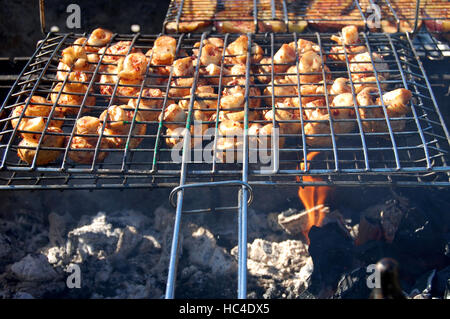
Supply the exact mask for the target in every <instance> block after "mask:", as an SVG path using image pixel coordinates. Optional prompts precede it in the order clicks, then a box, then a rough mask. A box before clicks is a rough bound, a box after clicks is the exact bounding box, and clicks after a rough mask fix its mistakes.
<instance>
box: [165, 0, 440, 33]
mask: <svg viewBox="0 0 450 319" xmlns="http://www.w3.org/2000/svg"><path fill="white" fill-rule="evenodd" d="M448 12H449V3H448V1H446V0H420V1H418V0H359V1H357V0H345V1H334V0H311V1H291V0H222V1H206V0H200V1H191V0H172V1H171V3H170V5H169V9H168V12H167V15H166V19H165V22H164V28H163V32H168V33H174V32H183V33H185V32H203V31H206V30H214V31H218V32H225V33H226V32H231V33H247V32H301V31H303V30H305V29H306V28H307V27H308V28H309V29H310V30H319V31H323V32H331V31H335V30H338V29H340V28H342V27H343V26H345V25H349V24H353V25H356V26H358V28H360V29H366V30H371V31H382V32H387V33H395V32H412V31H414V30H417V29H420V27H421V25H422V23H423V22H424V23H425V25H426V26H427V27H428V29H429V30H430V31H432V32H436V33H441V32H444V33H445V32H447V33H448V30H447V31H442V30H441V26H442V22H443V21H444V22H445V21H448Z"/></svg>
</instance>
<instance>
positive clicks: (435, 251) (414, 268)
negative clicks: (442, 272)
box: [392, 209, 448, 277]
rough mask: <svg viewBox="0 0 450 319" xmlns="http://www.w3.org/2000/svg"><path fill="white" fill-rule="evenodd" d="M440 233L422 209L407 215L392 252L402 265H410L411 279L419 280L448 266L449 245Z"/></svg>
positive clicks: (438, 228)
mask: <svg viewBox="0 0 450 319" xmlns="http://www.w3.org/2000/svg"><path fill="white" fill-rule="evenodd" d="M439 230H440V226H437V225H436V223H434V222H431V221H430V218H429V216H428V215H427V214H426V213H424V212H422V211H419V210H418V209H412V210H410V211H408V212H407V213H406V214H405V216H404V218H403V220H402V223H401V224H400V226H399V229H398V231H397V235H396V237H395V240H394V242H393V247H392V248H393V249H394V250H395V251H396V254H398V261H399V263H401V264H408V265H410V267H407V270H408V272H409V273H410V275H411V276H415V277H417V276H419V275H421V274H423V273H424V272H425V271H427V270H429V269H432V268H437V267H442V266H443V265H445V263H446V262H448V258H447V257H445V249H446V248H445V247H446V244H447V243H448V241H447V240H446V237H445V235H444V234H443V233H442V232H441V231H439Z"/></svg>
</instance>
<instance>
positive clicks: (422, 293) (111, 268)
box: [0, 192, 450, 298]
mask: <svg viewBox="0 0 450 319" xmlns="http://www.w3.org/2000/svg"><path fill="white" fill-rule="evenodd" d="M55 194H58V195H59V194H62V195H61V196H60V199H59V200H58V203H59V204H58V205H53V206H52V209H48V207H49V205H47V204H46V202H47V201H48V202H50V200H51V198H52V196H53V197H55ZM76 194H78V193H76ZM155 194H156V193H155ZM338 195H339V194H338ZM77 196H80V197H79V198H78V197H77ZM102 196H105V197H102ZM146 196H147V193H145V192H142V193H140V192H136V193H135V195H134V197H133V198H131V197H129V195H127V194H125V193H124V194H121V195H120V193H117V194H114V197H116V198H115V199H114V200H112V199H111V194H110V193H95V192H94V193H91V196H90V197H89V196H88V197H87V199H86V200H83V196H81V195H74V194H73V193H72V195H70V192H63V193H56V192H52V193H48V194H45V193H35V194H34V195H32V196H30V197H23V198H22V199H20V198H18V197H14V196H13V197H9V198H8V201H5V205H4V206H3V210H2V211H1V212H0V213H1V214H0V234H1V235H0V256H1V258H0V297H3V298H162V297H163V296H164V291H165V287H166V280H167V270H168V265H169V257H170V248H171V240H172V235H173V223H174V210H173V209H172V208H168V207H167V206H165V205H160V206H157V205H155V206H154V207H149V206H148V204H145V203H148V201H147V202H146V201H145V200H144V198H145V197H146ZM158 196H159V195H158ZM199 196H200V195H199ZM341 196H342V195H341ZM426 196H428V197H429V200H427V199H426ZM426 196H423V197H420V196H416V195H415V194H411V195H410V196H408V195H406V196H405V194H403V196H401V197H399V196H396V195H394V194H391V195H389V196H386V194H383V196H382V199H380V200H379V201H376V200H375V199H373V198H372V199H371V202H370V204H365V205H363V204H361V206H360V207H358V206H356V205H355V206H353V207H350V208H349V207H348V206H347V205H346V204H345V203H346V202H345V201H343V203H344V204H342V205H336V207H334V208H333V209H330V212H328V213H327V214H326V216H325V219H324V221H323V223H322V225H321V227H313V228H312V229H311V231H310V233H309V238H310V244H309V245H307V244H306V241H305V238H304V237H303V234H301V232H296V231H295V229H293V227H294V226H293V225H295V224H296V223H297V224H298V225H301V224H302V222H301V218H303V217H302V216H304V214H303V212H302V211H301V210H299V209H298V208H296V209H287V208H285V209H284V210H283V209H279V210H278V211H277V210H274V209H273V207H274V206H275V205H272V206H271V208H270V210H268V209H266V210H264V208H263V207H258V209H252V208H249V210H248V226H249V227H248V297H249V298H368V296H369V295H370V292H371V289H370V288H369V286H368V285H367V280H368V276H370V274H371V272H370V271H368V269H370V267H369V266H370V265H372V264H375V263H377V262H378V260H380V259H381V258H384V257H391V258H394V259H395V260H396V261H397V262H398V264H399V278H400V284H401V287H402V289H403V292H404V294H405V295H406V296H408V297H409V298H443V297H444V296H446V295H449V294H450V292H449V289H450V283H449V278H450V277H449V273H450V271H449V270H448V266H449V264H450V262H449V254H448V250H449V249H448V245H449V240H448V239H449V238H450V236H449V235H450V232H449V230H450V228H449V227H448V225H449V224H448V223H449V216H447V215H446V214H442V213H436V212H437V211H438V209H440V210H441V211H443V210H444V209H445V207H447V206H448V204H443V203H442V200H439V196H437V197H438V200H437V202H436V203H434V204H432V203H430V202H429V201H432V200H433V199H434V195H433V194H430V193H428V194H427V195H426ZM160 197H162V196H160ZM108 198H109V199H108ZM125 198H128V201H130V200H132V201H133V203H136V204H135V205H131V206H133V207H134V209H126V206H130V205H129V204H127V202H126V201H124V199H125ZM162 198H167V197H162ZM63 199H64V200H63ZM66 199H69V200H71V201H72V203H73V202H74V200H75V201H79V202H80V205H79V207H76V208H75V207H73V206H70V205H69V204H68V203H69V202H67V201H65V200H66ZM116 201H117V202H116ZM156 202H157V201H155V203H156ZM101 203H109V204H108V205H106V206H105V205H104V204H103V205H102V204H101ZM292 203H295V201H291V202H290V203H288V204H287V205H292ZM153 205H154V204H153ZM436 205H437V206H440V207H436ZM445 205H447V206H445ZM102 206H103V207H102ZM299 206H300V205H299ZM145 207H147V209H145ZM67 208H71V209H67ZM99 208H102V209H99ZM358 211H359V213H358ZM292 221H294V223H291V222H292ZM364 223H366V224H365V225H364ZM237 226H238V221H237V215H236V214H234V213H230V214H223V213H212V214H206V215H185V216H183V223H182V228H181V233H180V250H179V251H180V259H179V263H178V272H177V282H176V287H177V289H176V294H175V297H177V298H235V297H236V296H237V263H238V261H237ZM366 226H370V227H366ZM364 232H366V233H364ZM374 234H375V235H374ZM362 239H364V240H362ZM74 265H76V266H78V267H79V269H80V276H81V277H80V288H69V286H68V281H70V282H72V281H71V280H73V274H74V272H73V269H74V268H73V267H74ZM368 267H369V268H368ZM71 276H72V277H71ZM70 282H69V283H70Z"/></svg>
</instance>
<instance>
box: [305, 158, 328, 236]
mask: <svg viewBox="0 0 450 319" xmlns="http://www.w3.org/2000/svg"><path fill="white" fill-rule="evenodd" d="M317 154H319V152H311V153H308V155H307V157H306V159H307V161H308V162H309V161H311V160H312V159H313V158H314V157H316V156H317ZM300 167H301V169H304V167H305V165H304V164H303V163H301V164H300ZM308 167H309V164H308ZM297 181H300V178H299V177H297ZM303 181H304V182H320V181H323V179H321V178H320V177H315V176H309V175H305V176H303ZM330 193H331V187H329V186H302V187H299V188H298V197H299V198H300V200H301V201H302V203H303V206H304V207H305V209H306V211H308V217H307V218H308V220H307V224H306V227H305V228H304V229H303V235H304V236H305V238H306V241H307V242H308V244H309V236H308V234H309V231H310V229H311V227H313V226H317V227H320V226H321V225H322V221H323V219H324V218H325V210H324V209H320V208H318V206H319V205H324V204H325V202H326V200H327V198H328V196H329V194H330Z"/></svg>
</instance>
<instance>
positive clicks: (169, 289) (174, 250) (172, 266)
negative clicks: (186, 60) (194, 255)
mask: <svg viewBox="0 0 450 319" xmlns="http://www.w3.org/2000/svg"><path fill="white" fill-rule="evenodd" d="M205 36H206V33H203V34H202V37H201V39H200V47H199V48H198V52H199V54H198V59H199V61H200V57H201V55H202V49H203V42H204V39H205ZM199 68H200V63H197V65H196V67H195V76H194V82H193V83H192V93H191V97H190V101H189V110H188V115H187V119H186V130H187V132H188V133H187V134H185V135H184V138H183V151H182V163H181V172H180V185H184V183H185V182H186V173H187V163H188V150H190V147H189V146H190V144H191V136H190V134H189V131H190V127H191V123H190V122H191V118H192V110H193V107H194V96H195V89H196V87H197V83H198V77H199ZM183 194H184V191H181V192H179V193H178V201H177V209H176V214H175V224H174V229H173V237H172V247H171V249H170V262H169V271H168V274H167V285H166V299H173V298H174V296H175V281H176V272H177V263H178V249H179V240H178V239H179V235H180V228H181V215H182V214H181V212H182V210H183Z"/></svg>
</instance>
